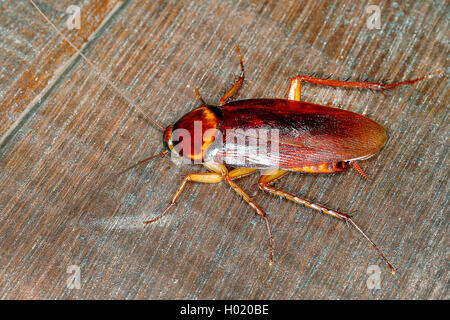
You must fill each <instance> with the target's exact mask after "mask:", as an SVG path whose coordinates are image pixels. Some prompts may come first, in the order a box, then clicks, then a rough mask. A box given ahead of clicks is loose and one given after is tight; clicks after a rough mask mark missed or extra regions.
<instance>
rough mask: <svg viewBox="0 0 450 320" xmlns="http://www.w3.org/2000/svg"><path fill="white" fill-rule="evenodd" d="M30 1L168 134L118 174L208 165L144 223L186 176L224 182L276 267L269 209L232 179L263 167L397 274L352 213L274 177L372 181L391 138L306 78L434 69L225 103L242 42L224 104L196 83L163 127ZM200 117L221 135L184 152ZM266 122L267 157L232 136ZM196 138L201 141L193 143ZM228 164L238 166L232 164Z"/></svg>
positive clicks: (263, 181)
mask: <svg viewBox="0 0 450 320" xmlns="http://www.w3.org/2000/svg"><path fill="white" fill-rule="evenodd" d="M29 1H30V2H31V4H32V5H33V6H34V7H35V8H36V9H37V10H38V12H39V13H40V14H41V15H42V16H43V17H44V18H45V20H46V21H47V22H48V23H49V24H50V25H51V26H52V27H53V28H54V29H55V30H56V32H57V33H58V34H59V35H60V36H61V37H62V38H63V39H64V40H65V41H67V42H68V43H69V44H70V46H72V47H73V49H74V50H75V51H76V52H77V54H78V55H79V56H80V57H81V58H82V59H83V60H85V61H86V62H87V63H88V64H89V66H90V67H91V68H92V69H94V70H95V72H96V73H97V74H98V75H99V77H100V78H101V79H102V80H103V81H105V82H106V83H107V84H109V85H110V86H111V87H112V88H113V89H114V91H116V93H117V94H119V95H120V96H122V97H124V98H125V100H126V101H127V103H128V104H129V105H130V106H132V107H134V108H136V109H137V110H138V111H140V112H141V113H142V114H144V115H145V116H146V117H147V118H148V119H149V120H150V121H151V122H152V123H153V124H154V125H155V126H156V127H157V128H158V129H159V130H161V131H163V132H164V138H163V142H164V145H165V146H166V147H167V148H166V149H165V150H164V151H162V152H161V153H159V154H156V155H154V156H151V157H149V158H146V159H143V160H141V161H139V162H138V163H136V164H135V165H133V166H131V167H129V168H127V169H125V170H123V171H121V172H119V174H121V173H123V172H125V171H128V170H130V169H132V168H134V167H136V166H137V165H140V164H142V163H145V162H147V161H149V160H151V159H153V158H155V157H164V156H166V155H168V154H169V153H171V154H175V155H176V156H178V157H182V158H185V159H188V160H190V161H193V162H194V163H200V164H202V165H203V166H204V167H205V168H206V169H207V170H208V171H209V172H207V173H192V174H189V175H187V176H186V177H185V178H184V179H183V181H182V183H181V185H180V186H179V188H178V190H177V191H176V193H175V195H174V196H173V198H172V200H171V202H170V204H169V206H168V207H167V209H166V210H164V212H163V213H162V214H160V215H159V216H157V217H156V218H154V219H151V220H147V221H144V225H147V224H150V223H153V222H156V221H158V220H159V219H161V218H162V217H164V216H165V215H166V214H168V213H169V211H170V209H171V208H172V207H174V206H175V204H176V202H177V200H178V198H179V196H180V195H181V193H182V191H183V190H184V188H185V186H186V184H187V183H188V182H199V183H210V184H215V183H218V182H221V181H224V182H225V183H227V184H228V185H229V186H230V187H231V188H232V189H233V190H234V191H235V192H236V193H237V194H239V195H240V196H241V197H242V198H243V200H244V201H245V202H247V203H248V204H249V205H250V206H251V207H252V208H253V209H254V210H255V211H256V213H257V214H258V215H259V216H261V218H262V219H263V220H264V222H265V224H266V228H267V232H268V234H269V264H270V265H273V256H274V254H273V252H274V238H273V235H272V232H271V228H270V224H269V220H268V217H267V214H266V213H265V212H264V210H263V209H262V208H261V207H260V206H259V205H258V204H256V203H255V202H254V201H253V199H252V198H251V197H250V196H248V195H247V194H246V193H245V192H244V191H243V190H242V189H241V188H240V187H239V186H238V185H237V184H236V182H235V180H237V179H239V178H242V177H245V176H248V175H251V174H253V173H256V172H257V171H262V174H261V177H260V179H259V181H258V187H259V189H261V190H263V191H266V192H269V193H271V194H273V195H276V196H280V197H283V198H285V199H287V200H290V201H293V202H295V203H298V204H302V205H305V206H307V207H309V208H311V209H314V210H316V211H320V212H322V213H325V214H328V215H330V216H332V217H335V218H338V219H340V220H343V221H346V222H348V223H349V224H350V225H352V226H353V227H354V228H355V229H356V230H357V231H358V232H359V233H360V234H361V235H362V236H363V237H364V238H365V239H366V240H367V241H369V243H370V244H371V245H372V246H373V248H374V249H375V250H376V251H377V253H378V254H379V255H380V257H381V259H382V260H383V261H384V262H385V263H386V264H387V266H388V268H389V269H390V270H391V272H392V274H394V273H395V269H394V267H393V266H392V265H391V263H390V262H389V261H388V260H387V258H386V257H385V255H384V254H383V253H382V252H381V250H380V249H379V248H378V247H377V246H376V245H375V243H374V242H373V241H372V240H371V239H370V238H369V237H368V236H367V235H366V233H365V232H364V231H363V230H362V229H361V228H360V227H359V226H358V225H357V224H356V223H355V222H354V220H353V219H352V217H351V216H349V215H347V214H345V213H341V212H338V211H335V210H332V209H329V208H327V207H325V206H322V205H320V204H317V203H314V202H312V201H309V200H306V199H303V198H300V197H298V196H295V195H293V194H291V193H288V192H286V191H283V190H281V189H279V188H277V187H274V186H273V183H274V182H275V181H276V180H278V179H280V178H281V177H283V176H284V175H285V174H286V173H288V172H291V171H292V172H306V173H334V172H340V171H344V170H345V169H347V168H349V167H350V166H352V167H353V168H354V169H355V170H356V171H357V172H358V173H359V174H360V175H361V176H362V177H364V178H365V179H369V178H368V176H367V175H366V174H365V173H364V171H363V170H362V169H361V167H360V166H359V165H358V163H357V160H365V159H367V158H369V157H371V156H373V155H374V154H376V153H377V152H378V151H379V150H380V149H381V148H382V147H383V146H384V145H385V143H386V130H385V129H384V127H383V126H381V125H380V124H378V123H376V122H375V121H373V120H371V119H369V118H367V117H365V116H363V115H360V114H357V113H353V112H350V111H346V110H343V109H337V108H332V107H326V106H321V105H315V104H311V103H307V102H304V101H302V100H301V84H302V82H307V83H311V84H318V85H323V86H330V87H340V88H362V89H364V88H366V89H373V90H383V89H390V88H394V87H397V86H400V85H407V84H414V83H415V82H418V81H421V80H424V79H427V78H430V77H431V76H432V75H430V76H426V77H422V78H417V79H413V80H407V81H401V82H397V83H391V84H383V83H377V82H360V81H340V80H331V79H321V78H316V77H310V76H303V75H299V76H296V77H293V78H292V79H291V81H290V85H289V90H288V95H287V99H250V100H238V101H234V102H228V100H229V99H230V98H231V97H232V96H233V95H234V94H235V93H236V91H237V90H239V88H240V87H241V85H242V83H243V82H244V80H245V73H244V62H243V57H242V55H241V52H240V49H239V47H238V46H236V48H235V49H236V52H237V55H238V57H239V61H240V66H241V74H240V76H239V78H238V79H237V80H236V81H235V83H234V84H233V86H232V87H231V88H230V89H229V90H228V91H226V92H225V94H224V95H223V96H222V97H221V98H220V100H219V106H212V105H207V104H206V103H205V101H204V100H203V98H202V97H201V95H200V93H199V91H198V89H197V88H196V89H195V93H196V95H197V96H198V98H199V100H200V102H201V106H200V107H198V108H196V109H194V110H192V111H190V112H188V113H187V114H185V115H184V116H183V117H181V118H180V119H179V120H178V121H177V122H176V123H175V124H174V125H171V126H168V127H166V128H165V127H164V126H163V125H162V124H161V123H159V122H158V121H156V120H155V119H153V118H151V117H150V116H148V115H147V114H146V113H145V112H144V111H143V110H142V109H141V108H140V107H139V106H138V105H137V104H136V103H134V102H133V100H132V99H130V98H129V97H128V96H127V95H125V94H124V93H123V92H122V91H121V90H120V89H119V88H118V87H117V86H116V85H115V84H113V83H112V82H111V81H110V80H109V79H108V78H106V77H104V76H103V75H102V74H101V73H100V71H98V69H97V68H96V67H95V65H93V64H92V62H91V61H90V60H89V59H88V58H87V57H86V56H85V55H84V54H83V53H82V52H81V51H80V50H79V49H78V48H77V47H76V46H75V45H73V44H72V42H71V41H70V40H69V39H68V38H67V37H66V36H65V35H64V34H63V33H62V32H61V31H59V29H58V28H57V27H56V26H55V25H54V24H53V23H52V22H51V21H50V20H49V19H48V18H47V17H46V16H45V14H44V13H43V12H42V11H41V10H40V9H39V8H38V7H37V6H36V4H35V3H34V2H33V0H29ZM196 121H200V122H201V126H202V129H206V130H215V132H216V133H218V134H220V135H219V137H220V139H217V136H214V137H213V138H211V137H204V136H203V135H201V136H200V137H199V138H198V137H196V136H195V134H193V135H191V136H194V141H187V140H186V141H185V140H183V141H181V142H180V143H179V144H178V145H177V146H181V150H182V151H184V150H189V151H188V152H180V149H177V148H176V147H177V146H175V144H174V141H179V140H176V139H175V138H176V137H173V133H174V132H176V130H178V129H183V130H186V131H188V132H189V133H193V131H194V129H193V127H194V123H195V122H196ZM261 127H264V128H269V129H277V130H278V132H279V134H280V136H279V140H273V139H272V140H271V139H266V140H265V142H266V143H267V142H269V143H270V144H277V145H278V146H279V150H278V153H276V154H275V153H271V152H264V153H262V156H261V154H259V153H258V157H252V155H251V153H252V152H250V151H249V150H248V143H247V142H244V143H242V141H241V142H239V141H237V142H236V141H235V140H232V138H230V136H232V134H238V135H239V134H242V132H247V131H246V130H249V129H258V128H261ZM202 131H203V130H202ZM293 131H295V132H296V134H295V135H294V134H292V132H293ZM196 139H197V140H198V139H200V140H199V141H196ZM256 141H257V144H256V150H257V151H261V150H262V147H263V146H262V145H261V144H258V143H259V142H261V141H262V140H256ZM219 142H220V143H219ZM192 143H193V148H183V147H191V145H187V144H192ZM183 144H184V146H183ZM264 147H266V145H265V146H264ZM230 150H231V151H232V152H231V151H230ZM230 152H231V153H230ZM230 154H231V156H230ZM242 158H244V159H245V164H244V165H240V163H239V161H240V160H242ZM227 165H228V166H230V167H232V168H234V169H231V170H228V168H227Z"/></svg>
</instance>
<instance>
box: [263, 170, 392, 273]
mask: <svg viewBox="0 0 450 320" xmlns="http://www.w3.org/2000/svg"><path fill="white" fill-rule="evenodd" d="M286 173H288V171H286V170H281V169H269V170H266V171H264V172H263V174H262V176H261V178H260V179H259V181H258V186H259V188H260V189H261V190H263V191H267V192H270V193H272V194H274V195H277V196H280V197H283V198H286V199H288V200H291V201H293V202H296V203H298V204H302V205H304V206H307V207H309V208H311V209H314V210H318V211H321V212H323V213H326V214H328V215H330V216H333V217H335V218H338V219H340V220H343V221H347V222H348V223H350V224H351V225H352V226H353V227H354V228H355V229H356V230H358V231H359V233H361V234H362V235H363V237H364V238H366V239H367V240H368V241H369V242H370V244H371V245H372V246H373V247H374V248H375V250H376V251H377V252H378V254H379V255H380V257H381V259H383V261H384V262H386V264H387V265H388V267H389V269H390V270H391V272H392V274H394V273H395V269H394V267H392V265H391V264H390V262H389V261H388V260H387V259H386V257H385V256H384V254H383V253H382V252H381V250H380V249H378V247H377V246H376V245H375V243H374V242H373V241H372V240H371V239H370V238H369V237H368V236H367V235H366V234H365V233H364V231H362V229H361V228H360V227H359V226H358V225H357V224H356V223H355V222H354V221H353V219H352V218H351V216H349V215H347V214H345V213H341V212H338V211H335V210H332V209H329V208H327V207H324V206H322V205H320V204H317V203H314V202H312V201H309V200H306V199H303V198H300V197H297V196H294V195H293V194H290V193H288V192H286V191H283V190H280V189H278V188H275V187H273V186H271V185H270V184H271V183H273V182H274V181H275V180H278V179H279V178H281V177H282V176H284V175H285V174H286Z"/></svg>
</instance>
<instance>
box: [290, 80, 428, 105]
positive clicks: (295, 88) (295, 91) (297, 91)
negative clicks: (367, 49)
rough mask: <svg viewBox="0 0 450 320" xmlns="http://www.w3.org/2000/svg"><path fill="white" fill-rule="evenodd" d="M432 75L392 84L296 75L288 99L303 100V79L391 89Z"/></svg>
mask: <svg viewBox="0 0 450 320" xmlns="http://www.w3.org/2000/svg"><path fill="white" fill-rule="evenodd" d="M430 77H431V76H425V77H421V78H417V79H413V80H406V81H401V82H396V83H391V84H383V83H379V82H363V81H339V80H330V79H321V78H315V77H309V76H296V77H294V78H292V79H291V83H290V85H289V91H288V99H289V100H295V101H301V84H302V81H304V82H308V83H312V84H319V85H323V86H328V87H335V88H361V89H373V90H383V89H390V88H394V87H398V86H401V85H405V84H414V83H416V82H418V81H421V80H425V79H428V78H430Z"/></svg>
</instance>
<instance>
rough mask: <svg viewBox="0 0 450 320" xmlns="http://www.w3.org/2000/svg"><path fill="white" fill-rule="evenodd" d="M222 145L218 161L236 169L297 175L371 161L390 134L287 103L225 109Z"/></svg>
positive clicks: (247, 103)
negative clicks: (312, 169)
mask: <svg viewBox="0 0 450 320" xmlns="http://www.w3.org/2000/svg"><path fill="white" fill-rule="evenodd" d="M222 112H223V121H222V123H221V131H222V134H223V138H222V139H223V143H222V144H221V146H220V147H218V149H217V150H216V153H215V156H214V161H215V162H220V163H224V164H228V165H230V166H234V167H246V168H260V169H264V168H282V169H293V168H299V167H305V166H311V165H318V164H324V163H337V162H341V161H349V160H356V159H366V158H369V157H370V156H372V155H374V154H375V153H376V152H378V151H379V150H380V149H381V148H382V147H383V146H384V144H385V143H386V130H385V129H384V127H383V126H381V125H380V124H378V123H376V122H375V121H373V120H371V119H369V118H367V117H365V116H362V115H360V114H357V113H353V112H350V111H346V110H342V109H337V108H332V107H326V106H320V105H315V104H310V103H306V102H300V101H291V100H284V99H252V100H240V101H235V102H231V103H228V104H226V105H224V106H223V107H222Z"/></svg>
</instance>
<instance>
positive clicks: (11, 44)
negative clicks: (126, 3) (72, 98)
mask: <svg viewBox="0 0 450 320" xmlns="http://www.w3.org/2000/svg"><path fill="white" fill-rule="evenodd" d="M75 4H76V3H74V2H72V1H60V2H58V3H57V4H56V6H53V7H52V6H50V5H43V4H42V5H41V6H42V10H44V11H45V12H46V14H47V15H48V16H49V17H50V19H51V20H52V21H54V23H56V24H57V25H58V26H59V28H60V29H61V30H63V29H65V28H66V21H67V19H68V18H69V14H66V8H68V7H69V5H75ZM120 4H121V2H120V1H117V0H116V1H87V2H86V3H84V4H83V5H81V4H80V6H79V8H80V20H82V21H83V27H82V28H80V29H73V30H74V31H72V32H71V33H70V34H68V38H69V40H70V41H72V42H73V43H74V44H75V45H76V46H77V47H79V48H81V47H83V46H86V45H87V44H88V42H89V37H95V32H96V31H98V29H99V28H100V27H101V26H102V24H103V23H105V21H107V18H108V16H109V15H111V14H113V13H114V12H115V11H116V10H117V9H118V8H119V5H120ZM0 5H2V6H4V8H2V10H0V24H1V25H2V27H4V28H2V34H3V37H2V38H1V40H0V48H1V49H2V50H1V51H0V58H1V60H2V61H3V63H2V66H3V68H2V70H3V71H2V72H1V75H0V101H1V102H0V146H1V145H2V144H3V143H4V142H5V141H6V139H8V138H9V136H10V135H11V134H12V133H13V130H14V129H16V128H18V127H19V126H20V123H21V122H22V121H23V120H24V119H26V117H27V116H28V114H29V113H30V112H33V108H34V107H35V106H36V105H37V104H38V102H39V101H40V99H41V98H42V97H43V96H45V94H46V93H47V92H48V91H49V90H50V89H51V87H52V86H53V85H54V83H55V82H56V81H57V80H58V79H59V78H60V77H61V75H62V73H64V72H65V71H66V70H67V69H68V68H69V67H70V65H71V63H72V62H73V61H74V59H76V58H77V55H76V54H75V50H74V49H73V48H72V47H71V46H70V45H69V44H68V43H67V42H65V41H62V39H61V37H60V36H58V35H57V34H56V33H55V32H51V31H50V30H51V28H50V26H48V25H47V26H45V27H44V29H42V27H43V26H42V24H39V25H38V26H37V25H36V22H37V20H36V17H37V15H36V13H37V11H36V10H35V9H34V8H33V7H31V8H30V4H29V3H27V2H24V1H20V2H17V3H14V4H13V5H12V3H10V4H9V6H8V5H6V3H3V4H0ZM80 27H81V25H80ZM43 30H48V31H50V32H42V31H43Z"/></svg>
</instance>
